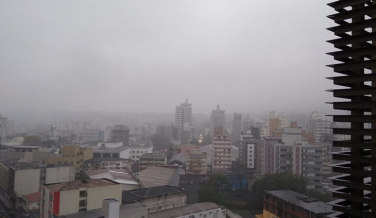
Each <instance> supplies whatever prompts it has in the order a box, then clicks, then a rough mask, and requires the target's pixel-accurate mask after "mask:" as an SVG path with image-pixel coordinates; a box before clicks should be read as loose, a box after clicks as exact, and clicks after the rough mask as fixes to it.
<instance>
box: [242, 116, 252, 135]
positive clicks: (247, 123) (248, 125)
mask: <svg viewBox="0 0 376 218" xmlns="http://www.w3.org/2000/svg"><path fill="white" fill-rule="evenodd" d="M253 125H254V124H253V120H252V119H251V117H250V116H249V115H248V114H247V116H246V117H245V119H244V120H243V132H247V130H250V129H251V127H252V126H253Z"/></svg>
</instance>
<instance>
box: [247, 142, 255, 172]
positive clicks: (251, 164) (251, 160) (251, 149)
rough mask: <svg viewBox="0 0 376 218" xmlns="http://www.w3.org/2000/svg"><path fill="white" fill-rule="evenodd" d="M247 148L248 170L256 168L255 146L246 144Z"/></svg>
mask: <svg viewBox="0 0 376 218" xmlns="http://www.w3.org/2000/svg"><path fill="white" fill-rule="evenodd" d="M246 146H247V151H248V154H247V168H255V153H256V152H255V146H256V145H255V144H253V143H252V144H251V143H249V144H246Z"/></svg>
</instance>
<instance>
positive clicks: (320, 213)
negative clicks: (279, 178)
mask: <svg viewBox="0 0 376 218" xmlns="http://www.w3.org/2000/svg"><path fill="white" fill-rule="evenodd" d="M331 213H333V210H332V207H331V206H330V205H328V204H326V203H324V202H322V201H317V200H315V199H313V198H308V197H307V196H305V195H302V194H299V193H297V192H294V191H290V190H277V191H266V192H265V193H264V208H263V213H262V214H259V215H256V218H271V217H276V218H289V217H294V218H325V217H327V215H329V214H331Z"/></svg>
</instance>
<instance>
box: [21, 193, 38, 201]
mask: <svg viewBox="0 0 376 218" xmlns="http://www.w3.org/2000/svg"><path fill="white" fill-rule="evenodd" d="M24 197H25V198H26V200H27V201H28V202H29V203H32V202H39V201H40V192H34V193H31V194H28V195H25V196H24Z"/></svg>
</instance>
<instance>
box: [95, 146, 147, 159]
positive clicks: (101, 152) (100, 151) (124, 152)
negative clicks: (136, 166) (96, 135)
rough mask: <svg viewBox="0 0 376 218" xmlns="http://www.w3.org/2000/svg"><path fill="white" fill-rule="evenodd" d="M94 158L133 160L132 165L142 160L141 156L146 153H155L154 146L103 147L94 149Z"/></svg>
mask: <svg viewBox="0 0 376 218" xmlns="http://www.w3.org/2000/svg"><path fill="white" fill-rule="evenodd" d="M93 153H94V157H117V158H119V157H120V158H123V159H131V162H132V163H136V162H138V161H139V160H140V156H141V155H143V154H146V153H153V146H147V145H145V146H120V147H117V148H109V147H106V146H103V145H101V146H100V147H98V148H96V149H94V151H93Z"/></svg>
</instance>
